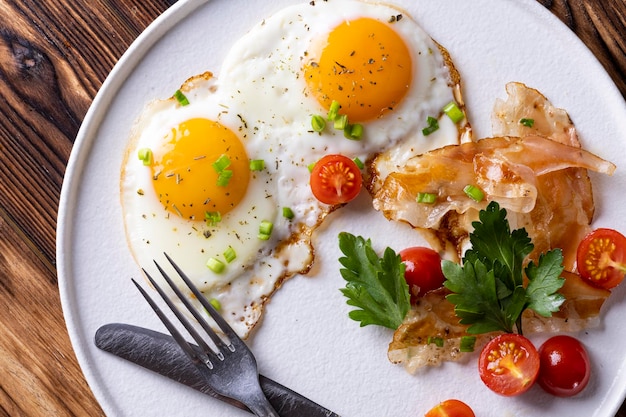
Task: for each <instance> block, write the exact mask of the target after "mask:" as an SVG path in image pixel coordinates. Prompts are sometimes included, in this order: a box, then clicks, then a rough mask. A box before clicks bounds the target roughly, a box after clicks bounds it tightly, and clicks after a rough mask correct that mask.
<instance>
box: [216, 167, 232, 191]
mask: <svg viewBox="0 0 626 417" xmlns="http://www.w3.org/2000/svg"><path fill="white" fill-rule="evenodd" d="M232 177H233V171H232V170H230V169H225V170H223V171H221V172H220V173H219V175H218V176H217V186H218V187H226V186H227V185H228V183H229V182H230V179H231V178H232Z"/></svg>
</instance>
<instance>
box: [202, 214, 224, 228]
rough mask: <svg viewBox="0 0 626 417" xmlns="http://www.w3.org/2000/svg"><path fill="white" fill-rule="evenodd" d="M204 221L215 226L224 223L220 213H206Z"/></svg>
mask: <svg viewBox="0 0 626 417" xmlns="http://www.w3.org/2000/svg"><path fill="white" fill-rule="evenodd" d="M204 219H205V220H206V222H207V224H208V225H210V226H215V225H216V224H217V223H219V222H220V221H222V214H221V213H220V212H219V211H205V212H204Z"/></svg>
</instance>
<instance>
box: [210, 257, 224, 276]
mask: <svg viewBox="0 0 626 417" xmlns="http://www.w3.org/2000/svg"><path fill="white" fill-rule="evenodd" d="M206 266H207V267H208V268H209V269H210V270H211V271H213V272H215V273H216V274H221V273H222V272H224V269H226V265H224V262H222V261H220V260H219V259H215V258H209V260H208V261H207V263H206Z"/></svg>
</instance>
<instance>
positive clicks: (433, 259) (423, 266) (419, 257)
mask: <svg viewBox="0 0 626 417" xmlns="http://www.w3.org/2000/svg"><path fill="white" fill-rule="evenodd" d="M400 258H401V259H402V262H404V265H405V270H404V278H405V279H406V282H407V284H409V290H410V292H411V300H413V301H415V299H416V298H417V297H419V296H422V295H424V294H426V293H427V292H428V291H432V290H436V289H437V288H440V287H441V286H442V285H443V282H444V281H445V279H446V278H445V276H444V275H443V272H441V257H440V256H439V254H438V253H437V252H435V251H434V250H432V249H431V248H425V247H421V246H414V247H411V248H407V249H404V250H403V251H400Z"/></svg>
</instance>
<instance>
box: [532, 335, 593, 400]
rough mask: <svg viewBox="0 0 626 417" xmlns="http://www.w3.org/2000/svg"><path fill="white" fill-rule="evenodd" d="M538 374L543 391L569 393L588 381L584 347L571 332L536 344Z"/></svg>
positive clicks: (588, 366)
mask: <svg viewBox="0 0 626 417" xmlns="http://www.w3.org/2000/svg"><path fill="white" fill-rule="evenodd" d="M539 359H540V362H541V365H540V367H539V378H538V379H537V382H538V383H539V385H540V386H541V388H543V389H544V390H545V391H546V392H549V393H550V394H552V395H556V396H558V397H571V396H574V395H576V394H578V393H579V392H581V391H582V390H583V389H584V388H585V387H586V386H587V383H588V382H589V376H590V374H591V366H590V364H589V355H587V351H586V350H585V347H584V346H583V345H582V343H580V342H579V341H578V340H577V339H575V338H573V337H571V336H565V335H559V336H554V337H551V338H550V339H548V340H546V341H545V342H544V343H543V344H542V345H541V347H540V348H539Z"/></svg>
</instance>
